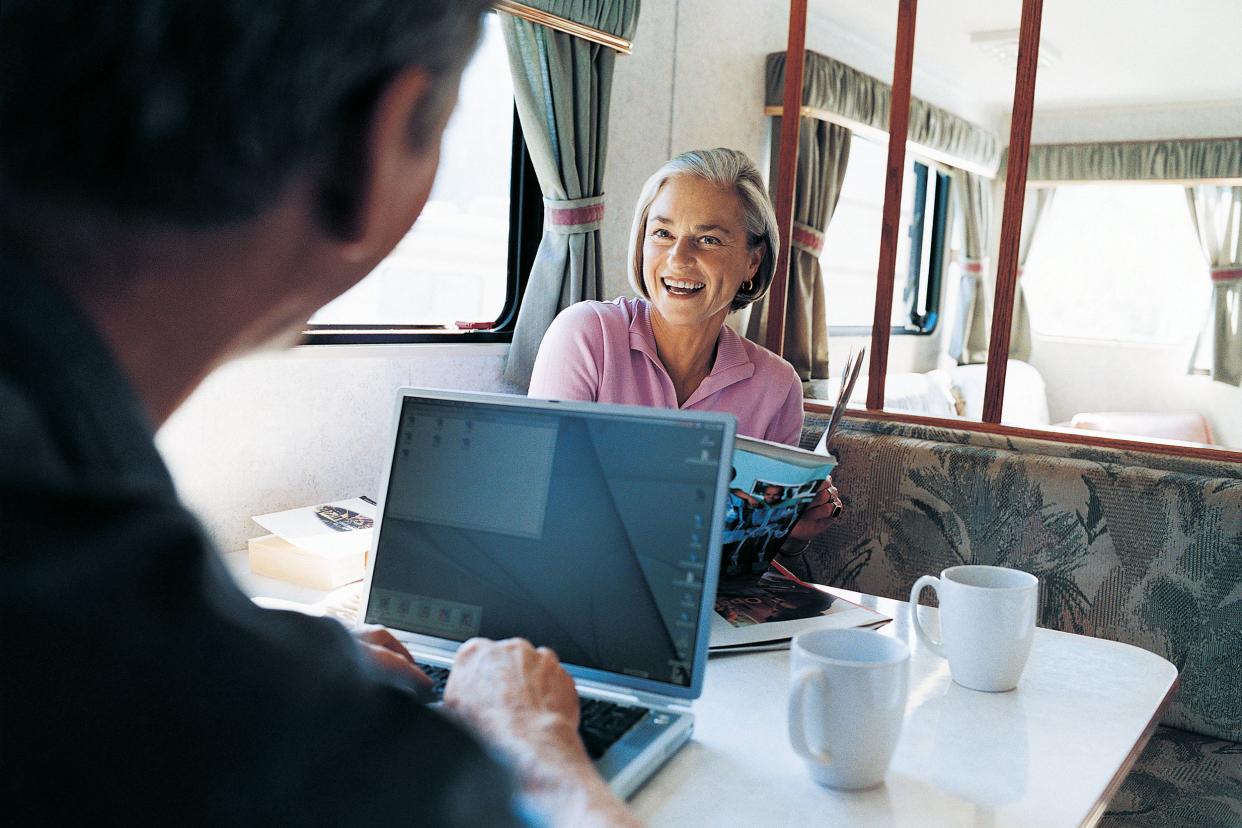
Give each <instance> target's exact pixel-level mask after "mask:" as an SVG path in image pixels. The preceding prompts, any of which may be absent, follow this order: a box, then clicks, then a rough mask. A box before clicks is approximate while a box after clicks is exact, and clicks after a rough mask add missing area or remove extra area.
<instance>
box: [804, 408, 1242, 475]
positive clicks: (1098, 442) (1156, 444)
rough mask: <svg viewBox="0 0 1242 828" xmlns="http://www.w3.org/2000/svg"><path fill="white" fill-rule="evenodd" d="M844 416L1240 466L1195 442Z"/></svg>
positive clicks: (894, 416)
mask: <svg viewBox="0 0 1242 828" xmlns="http://www.w3.org/2000/svg"><path fill="white" fill-rule="evenodd" d="M803 408H805V410H807V411H809V412H813V413H816V414H825V415H827V414H831V413H832V406H831V405H828V404H827V403H825V402H820V401H817V400H804V401H803ZM845 416H847V417H854V418H856V419H860V420H881V421H883V422H889V423H908V424H910V425H921V426H931V427H933V428H952V429H956V430H958V431H971V432H976V433H980V434H997V435H1000V436H1002V437H1017V438H1021V439H1026V440H1046V441H1049V442H1053V443H1071V444H1073V445H1076V446H1091V447H1093V448H1106V449H1118V450H1120V451H1140V452H1146V453H1148V454H1166V455H1170V456H1172V457H1193V458H1195V459H1197V460H1211V461H1213V462H1217V463H1238V464H1240V465H1242V450H1238V449H1228V448H1215V447H1213V446H1204V445H1200V444H1197V443H1181V442H1172V441H1169V440H1160V439H1157V438H1155V437H1122V436H1116V437H1113V436H1106V435H1104V434H1102V433H1100V432H1090V431H1086V430H1084V429H1078V428H1061V427H1058V426H1047V427H1045V428H1024V427H1021V426H1008V425H1000V424H999V423H984V422H980V421H979V420H959V419H956V418H949V417H928V416H925V415H922V414H907V413H905V412H899V411H871V410H864V409H860V408H849V409H846V412H845Z"/></svg>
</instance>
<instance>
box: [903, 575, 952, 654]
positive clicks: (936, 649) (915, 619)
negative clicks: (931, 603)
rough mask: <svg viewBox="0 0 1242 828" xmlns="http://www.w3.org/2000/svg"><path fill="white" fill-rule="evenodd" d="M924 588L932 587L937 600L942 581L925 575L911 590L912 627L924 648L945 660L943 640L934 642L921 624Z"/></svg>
mask: <svg viewBox="0 0 1242 828" xmlns="http://www.w3.org/2000/svg"><path fill="white" fill-rule="evenodd" d="M923 587H931V588H932V592H934V593H936V598H939V597H940V579H939V578H937V577H936V576H935V575H924V576H923V577H921V578H919V579H918V580H917V581H915V582H914V586H913V587H911V588H910V626H911V627H914V632H915V635H917V636H918V639H919V641H920V642H922V644H923V646H924V647H926V648H927V649H929V650H931V651H932V652H933V653H935V654H936V655H938V656H940V657H941V658H944V657H945V654H944V647H943V646H942V645H943V643H944V642H943V640H942V641H933V640H932V637H931V636H930V635H928V634H927V630H925V629H923V625H922V624H921V623H919V593H920V592H922V591H923Z"/></svg>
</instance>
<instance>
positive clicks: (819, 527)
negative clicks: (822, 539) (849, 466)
mask: <svg viewBox="0 0 1242 828" xmlns="http://www.w3.org/2000/svg"><path fill="white" fill-rule="evenodd" d="M824 483H825V484H826V485H824V486H821V487H820V489H819V492H818V493H817V494H816V495H815V500H814V501H813V502H812V503H811V505H810V507H809V508H807V510H806V511H805V512H803V513H802V516H801V517H800V518H798V522H797V523H795V524H794V525H793V527H792V528H790V530H789V537H790V538H793V539H794V540H797V541H809V540H811V539H812V538H814V537H816V536H818V535H819V534H821V533H822V532H824V531H826V530H827V529H828V527H829V526H830V525H831V524H832V521H833V520H835V519H836V518H838V517H840V516H841V509H842V505H841V495H840V494H839V493H838V492H837V487H836V486H834V485H832V478H831V477H829V478H828V479H827V480H825V481H824Z"/></svg>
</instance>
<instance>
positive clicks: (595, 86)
mask: <svg viewBox="0 0 1242 828" xmlns="http://www.w3.org/2000/svg"><path fill="white" fill-rule="evenodd" d="M525 4H526V5H528V6H532V7H534V8H537V9H540V10H542V11H546V12H549V13H551V14H555V15H558V16H560V17H563V18H567V19H569V20H573V21H575V22H578V23H583V24H586V25H588V26H592V27H594V28H596V29H600V30H603V31H606V32H610V33H612V34H615V35H618V36H620V37H624V38H626V39H630V38H631V37H632V36H633V34H634V28H635V26H636V25H637V23H638V10H639V2H638V0H526V3H525ZM500 20H501V27H502V30H503V32H504V37H505V45H506V46H507V47H508V52H509V66H510V69H511V71H512V73H513V95H514V99H515V101H516V104H517V113H518V120H519V121H520V123H521V125H522V133H523V135H524V136H525V138H526V145H527V148H528V150H529V152H530V157H531V163H532V164H533V166H534V168H535V174H536V176H537V177H538V179H539V188H540V189H541V190H542V191H543V196H544V205H545V210H544V230H543V239H542V240H541V241H540V244H539V250H538V252H537V253H536V255H535V262H534V265H533V266H532V267H531V271H530V278H529V280H528V282H527V285H526V292H525V294H523V297H522V304H521V308H520V310H519V311H518V319H517V327H516V329H515V331H514V334H513V344H512V345H511V346H510V349H509V357H508V361H507V363H506V365H505V380H506V381H508V382H510V383H512V384H514V385H517V386H520V387H521V388H525V387H526V386H527V385H529V384H530V372H531V368H532V366H533V365H534V362H535V355H536V354H537V353H538V352H539V343H540V342H541V341H542V340H543V335H544V332H545V331H547V329H548V326H549V325H550V324H551V323H552V320H553V319H554V318H555V317H556V315H557V313H559V312H560V311H561V310H563V309H564V308H566V307H568V306H569V305H572V304H574V303H575V302H580V301H582V300H584V299H598V298H600V295H601V293H602V281H603V273H602V270H603V267H602V259H601V250H600V237H599V228H600V222H601V220H602V219H603V215H604V193H603V181H604V162H605V159H606V157H607V145H608V108H609V101H610V98H611V94H612V72H613V64H614V61H615V60H616V52H614V51H613V50H612V49H610V48H608V47H605V46H600V45H598V44H594V43H590V42H588V41H586V40H581V39H579V38H575V37H573V36H572V35H568V34H565V33H563V32H557V31H553V30H552V29H549V28H547V27H545V26H541V25H539V24H537V23H531V22H529V21H526V20H521V19H518V18H515V17H512V16H510V15H507V14H501V17H500Z"/></svg>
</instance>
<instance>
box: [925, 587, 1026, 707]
mask: <svg viewBox="0 0 1242 828" xmlns="http://www.w3.org/2000/svg"><path fill="white" fill-rule="evenodd" d="M923 587H931V588H932V589H933V590H935V592H936V597H937V598H938V599H939V600H940V638H941V640H940V641H935V640H933V639H932V637H931V636H929V635H928V634H927V631H926V630H924V629H923V625H922V624H921V623H920V622H919V615H918V606H919V593H920V592H922V591H923ZM1038 601H1039V579H1038V578H1036V577H1035V576H1034V575H1032V574H1030V573H1029V572H1022V571H1021V570H1018V569H1007V568H1006V567H1003V566H951V567H949V568H948V569H946V570H944V571H943V572H941V573H940V577H939V578H937V577H935V576H933V575H924V576H923V577H922V578H919V579H918V580H917V581H915V582H914V587H913V588H912V589H911V590H910V624H911V626H913V627H914V631H915V633H916V634H917V635H918V638H919V641H921V642H922V643H923V646H925V647H927V648H928V649H929V650H931V651H932V652H933V653H935V654H936V655H938V656H940V657H941V658H946V659H948V661H949V673H950V674H951V675H952V676H953V680H954V681H956V682H957V683H958V684H960V685H962V686H963V687H969V688H970V689H971V690H985V691H987V692H991V693H995V692H1000V691H1004V690H1012V689H1013V688H1015V687H1017V686H1018V679H1019V678H1021V676H1022V669H1023V668H1024V667H1025V666H1026V658H1027V656H1028V655H1030V652H1031V640H1032V639H1033V638H1034V637H1035V611H1036V605H1037V604H1038Z"/></svg>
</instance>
